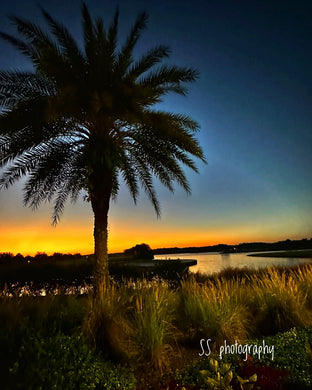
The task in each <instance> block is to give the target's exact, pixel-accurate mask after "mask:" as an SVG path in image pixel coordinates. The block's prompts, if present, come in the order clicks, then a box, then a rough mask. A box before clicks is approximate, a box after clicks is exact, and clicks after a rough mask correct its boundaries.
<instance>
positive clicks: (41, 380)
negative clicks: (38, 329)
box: [8, 334, 135, 390]
mask: <svg viewBox="0 0 312 390" xmlns="http://www.w3.org/2000/svg"><path fill="white" fill-rule="evenodd" d="M10 374H11V378H10V379H11V383H10V384H9V386H8V389H10V388H13V387H10V386H13V384H14V388H16V389H38V390H39V389H64V390H65V389H66V390H71V389H73V390H74V389H81V390H82V389H86V390H87V389H88V390H89V389H107V390H110V389H123V390H125V389H133V388H135V379H134V375H133V374H132V373H131V372H130V371H129V370H128V369H126V368H124V367H121V366H113V365H112V364H111V363H110V362H105V361H103V360H102V359H100V357H99V356H97V355H96V354H95V353H94V352H92V350H90V349H89V348H88V346H87V345H86V344H85V343H84V342H83V340H82V339H81V337H78V336H77V337H74V336H72V337H70V336H66V335H64V334H57V335H53V336H50V337H47V338H43V337H40V336H30V337H29V338H27V339H25V340H24V341H23V343H22V345H21V347H20V350H19V354H18V359H17V360H16V361H15V363H14V364H13V366H12V368H11V370H10Z"/></svg>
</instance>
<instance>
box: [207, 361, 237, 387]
mask: <svg viewBox="0 0 312 390" xmlns="http://www.w3.org/2000/svg"><path fill="white" fill-rule="evenodd" d="M209 365H210V368H211V371H208V370H203V371H201V372H200V373H201V375H202V376H203V377H204V380H205V382H206V384H207V385H208V388H209V389H212V390H231V389H232V386H231V385H230V383H231V381H232V379H233V372H232V371H231V370H230V367H231V365H230V364H229V363H222V364H221V365H219V362H218V361H217V360H215V359H210V360H209ZM211 372H212V373H213V375H211Z"/></svg>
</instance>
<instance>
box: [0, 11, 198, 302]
mask: <svg viewBox="0 0 312 390" xmlns="http://www.w3.org/2000/svg"><path fill="white" fill-rule="evenodd" d="M42 14H43V17H44V19H45V21H46V22H47V24H48V26H49V29H50V33H46V32H45V31H44V30H42V29H41V28H40V27H39V26H38V25H37V24H34V23H32V22H30V21H28V20H25V19H23V18H19V17H12V18H11V20H12V22H13V23H14V24H15V26H16V27H17V30H18V32H19V33H20V35H21V36H22V38H16V37H15V36H12V35H8V34H7V33H4V32H2V33H1V37H2V38H3V39H4V40H6V41H8V42H9V43H10V44H12V45H13V46H14V47H16V48H17V49H18V50H19V51H20V52H21V53H22V54H23V55H24V56H26V57H27V58H28V59H29V60H30V61H31V63H32V65H33V68H34V71H33V72H26V71H6V70H3V71H1V72H0V106H1V109H2V111H1V115H0V168H4V169H3V171H2V176H1V178H0V188H4V189H6V188H8V187H9V186H11V185H12V184H13V183H14V182H16V181H17V180H19V179H20V178H21V177H23V176H25V175H27V178H28V180H27V182H26V184H25V186H24V203H25V205H27V206H30V207H32V208H37V207H38V206H39V205H40V203H42V202H43V201H51V200H52V199H54V212H53V224H56V223H57V222H58V221H59V219H60V215H61V213H62V211H63V209H64V205H65V201H66V200H67V199H68V198H71V200H73V201H75V200H76V199H77V198H78V196H79V194H80V192H81V191H83V192H84V193H85V194H86V195H85V198H86V199H87V200H89V201H90V202H91V206H92V210H93V213H94V252H95V260H96V266H95V278H94V283H95V291H96V296H97V297H98V298H99V297H101V295H103V294H104V290H105V285H106V284H107V283H108V254H107V221H108V219H107V218H108V211H109V206H110V201H111V199H112V198H115V197H116V196H117V194H118V190H119V181H120V179H121V178H122V179H123V180H124V182H125V183H126V185H127V186H128V188H129V191H130V194H131V195H132V197H133V200H134V202H136V200H137V196H138V192H139V186H140V185H141V186H142V187H143V188H144V190H145V191H146V192H147V195H148V197H149V198H150V200H151V202H152V204H153V206H154V208H155V211H156V213H157V215H160V207H159V202H158V199H157V197H156V193H155V190H154V186H153V181H152V178H153V175H154V176H155V177H157V178H158V179H159V180H160V182H161V183H162V184H163V185H165V186H166V187H167V188H169V190H171V191H173V185H174V183H175V182H176V183H177V184H179V185H181V186H182V187H183V188H184V189H185V190H186V191H187V192H190V187H189V183H188V181H187V179H186V177H185V174H184V172H183V170H182V168H181V166H180V164H184V165H186V166H187V167H189V168H191V169H192V170H194V171H197V168H196V166H195V164H194V161H193V159H192V157H197V158H199V159H201V160H203V161H204V156H203V151H202V149H201V147H200V146H199V144H198V142H197V140H196V138H195V133H196V132H197V130H198V124H197V123H196V122H195V121H194V120H192V119H191V118H190V117H188V116H186V115H181V114H174V113H168V112H164V111H157V110H153V109H152V107H153V105H155V104H156V103H159V102H160V101H161V100H162V98H163V97H164V96H165V95H166V94H167V93H170V92H173V93H177V94H180V95H185V94H186V92H187V91H186V88H185V85H184V84H185V83H188V82H193V81H194V80H195V79H196V78H197V76H198V73H197V72H196V71H195V70H193V69H191V68H184V67H178V66H174V65H173V66H167V65H162V66H157V67H155V66H156V65H158V64H159V63H160V62H161V61H162V60H163V59H165V58H167V57H168V56H169V52H170V51H169V49H168V48H167V47H166V46H163V45H158V46H156V47H154V48H152V49H150V50H148V51H147V52H146V53H145V54H143V55H142V56H141V57H140V58H138V59H137V60H136V61H135V60H134V59H133V50H134V47H135V45H136V43H137V41H138V39H139V37H140V35H141V33H142V31H143V30H144V29H145V27H146V22H147V15H146V14H145V13H141V14H139V15H138V17H137V19H136V21H135V23H134V25H133V27H132V28H131V30H130V33H129V35H128V37H127V39H126V41H125V42H124V43H123V44H122V45H119V44H118V43H117V32H118V11H117V12H116V14H115V16H114V19H113V22H112V23H111V25H110V26H109V28H108V29H105V28H104V22H103V20H102V19H96V20H93V19H92V17H91V16H90V13H89V11H88V8H87V6H86V5H85V4H82V18H83V38H84V39H83V47H82V48H81V47H80V45H78V44H77V43H76V42H75V40H74V38H73V37H72V35H71V34H70V32H69V31H68V29H67V28H66V27H65V26H63V25H62V24H61V23H59V22H58V21H56V20H55V19H54V18H53V17H52V16H51V15H50V14H48V13H47V12H46V11H45V10H42Z"/></svg>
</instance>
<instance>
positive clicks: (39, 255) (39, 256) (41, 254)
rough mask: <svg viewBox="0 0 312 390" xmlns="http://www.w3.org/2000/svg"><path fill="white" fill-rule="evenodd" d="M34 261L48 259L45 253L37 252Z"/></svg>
mask: <svg viewBox="0 0 312 390" xmlns="http://www.w3.org/2000/svg"><path fill="white" fill-rule="evenodd" d="M34 259H35V261H46V260H48V259H49V256H48V255H47V254H46V253H45V252H37V253H36V255H35V257H34Z"/></svg>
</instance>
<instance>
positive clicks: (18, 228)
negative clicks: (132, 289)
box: [0, 0, 312, 254]
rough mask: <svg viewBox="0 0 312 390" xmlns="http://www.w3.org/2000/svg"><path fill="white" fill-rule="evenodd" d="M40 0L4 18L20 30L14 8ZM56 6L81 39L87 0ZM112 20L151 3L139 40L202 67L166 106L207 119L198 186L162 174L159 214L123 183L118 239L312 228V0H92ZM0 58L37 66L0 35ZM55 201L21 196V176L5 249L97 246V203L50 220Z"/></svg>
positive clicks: (5, 222)
mask: <svg viewBox="0 0 312 390" xmlns="http://www.w3.org/2000/svg"><path fill="white" fill-rule="evenodd" d="M38 3H39V4H40V3H41V2H40V1H39V2H38V1H32V0H29V1H27V2H24V1H17V0H12V1H4V0H3V1H1V3H0V26H1V27H0V29H1V30H2V31H7V32H11V33H13V32H14V28H13V27H12V26H11V24H10V22H9V21H8V18H7V16H8V15H10V14H15V15H18V16H23V17H25V18H29V19H31V20H33V21H37V22H40V20H41V18H40V11H39V8H38V6H37V4H38ZM41 4H42V5H44V6H45V8H46V9H47V11H49V12H50V13H51V14H52V15H54V16H55V17H56V18H57V19H59V20H61V21H63V23H64V24H65V25H66V26H67V27H68V28H69V29H70V30H71V31H72V33H73V35H74V36H75V37H76V38H77V39H78V40H81V24H80V22H81V16H80V4H81V2H80V1H74V0H71V1H64V0H63V1H57V0H50V1H49V3H47V5H45V4H44V3H41ZM86 4H87V5H88V6H89V8H90V11H91V13H92V14H93V15H94V16H101V17H103V18H104V20H105V21H107V24H108V23H110V21H111V18H112V16H113V14H114V11H115V9H116V6H117V4H118V5H119V9H120V39H121V40H122V39H125V34H126V33H127V32H128V31H129V28H130V26H131V24H132V23H133V21H134V19H135V17H136V15H137V14H138V12H140V11H142V10H146V11H147V12H148V13H149V23H148V29H147V30H146V31H145V33H143V35H142V38H141V40H140V41H139V43H138V47H137V51H136V53H137V54H139V53H143V52H144V51H145V50H146V49H147V48H150V47H152V46H154V45H155V44H158V43H164V44H166V45H168V46H169V47H170V48H171V50H172V55H171V57H170V59H169V60H168V61H167V62H169V63H170V62H171V63H176V64H178V65H181V66H191V67H194V68H196V69H198V70H199V72H200V77H199V79H198V81H197V82H196V83H194V84H192V85H190V92H189V94H188V96H187V97H186V98H185V97H176V96H171V97H170V96H168V97H167V98H166V99H165V100H164V102H163V103H162V104H161V108H162V109H166V110H168V111H174V112H181V113H185V114H188V115H190V116H192V117H193V118H194V119H196V120H197V121H198V122H199V124H200V126H201V131H200V133H199V135H198V138H199V140H200V143H201V145H202V147H203V149H204V151H205V155H206V159H207V161H208V164H207V165H204V164H203V163H198V168H199V175H196V174H194V173H193V172H187V176H188V178H189V181H190V183H191V187H192V195H191V196H187V195H186V194H185V193H184V192H183V191H182V190H181V189H179V188H177V189H176V191H175V194H174V195H173V194H171V193H169V192H168V191H167V190H166V189H164V188H162V187H161V186H160V185H158V184H156V188H157V191H158V195H159V199H160V202H161V205H162V218H161V219H160V220H157V218H156V215H155V214H154V211H153V208H152V206H151V205H150V203H149V201H148V200H147V199H146V197H145V196H144V194H143V193H142V196H141V197H140V200H139V202H138V205H137V206H134V205H133V202H132V200H131V198H130V196H129V195H128V193H127V191H126V189H125V188H124V186H121V190H120V194H119V198H118V200H117V202H116V203H114V204H112V206H111V211H110V216H109V221H110V227H109V249H110V251H112V252H114V251H122V250H124V249H126V248H128V247H130V246H132V245H135V244H137V243H141V242H147V243H149V244H150V245H151V246H152V248H159V247H168V246H180V247H183V246H190V245H194V246H197V245H212V244H217V243H229V244H236V243H240V242H247V241H277V240H283V239H286V238H290V239H298V238H305V237H307V238H310V237H311V236H312V181H311V172H312V170H311V167H312V153H311V151H312V131H311V130H312V116H311V104H312V88H311V87H312V77H311V76H312V68H311V63H312V53H311V47H312V46H311V36H312V35H311V33H312V18H311V15H312V2H307V1H302V2H300V1H299V2H294V1H274V0H272V1H255V0H248V1H238V0H236V1H234V0H233V1H222V0H211V1H209V0H207V1H196V0H194V1H184V2H183V4H182V2H180V1H164V0H159V1H157V2H154V1H153V2H152V1H140V0H133V1H131V2H130V1H124V0H121V1H118V2H117V1H113V0H111V1H105V0H101V1H100V0H97V1H91V0H89V1H86ZM0 53H1V55H0V68H1V69H13V68H17V69H30V64H29V63H27V61H25V59H24V58H23V57H22V56H20V55H19V54H17V52H16V51H15V49H13V48H11V47H10V46H9V45H8V44H7V43H5V42H0ZM50 212H51V205H44V206H43V207H41V208H40V209H39V210H37V211H36V212H33V211H31V210H29V209H26V208H24V207H23V206H22V192H21V184H18V185H15V186H14V187H12V188H11V189H10V190H8V191H1V192H0V252H1V251H11V252H14V253H17V252H22V253H24V254H26V253H35V252H37V251H47V252H54V251H63V252H81V253H90V252H92V249H93V238H92V224H93V216H92V212H91V208H90V205H89V204H87V203H83V202H82V201H79V202H78V203H77V204H76V205H69V206H68V207H67V208H66V209H65V213H64V215H63V218H62V220H61V222H60V224H59V225H58V226H57V227H56V228H52V227H51V226H50V223H51V218H50Z"/></svg>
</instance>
